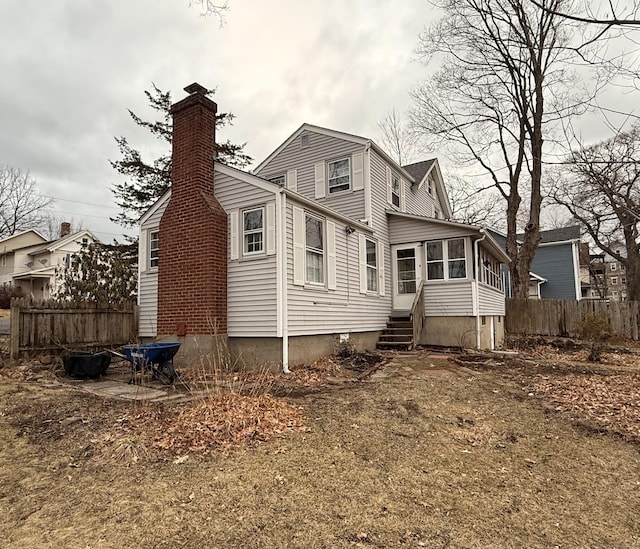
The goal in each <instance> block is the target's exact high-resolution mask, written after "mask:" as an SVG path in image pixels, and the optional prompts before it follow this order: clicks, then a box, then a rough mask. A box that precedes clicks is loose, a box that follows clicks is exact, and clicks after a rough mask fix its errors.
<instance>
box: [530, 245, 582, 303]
mask: <svg viewBox="0 0 640 549" xmlns="http://www.w3.org/2000/svg"><path fill="white" fill-rule="evenodd" d="M531 270H532V271H533V272H534V273H535V274H537V275H539V276H542V277H543V278H546V279H547V281H546V282H545V283H544V284H542V285H541V286H540V296H541V297H542V298H543V299H578V298H579V296H576V281H575V272H574V266H573V248H572V244H571V243H566V244H557V245H553V246H540V247H539V248H538V250H537V251H536V255H535V257H534V258H533V263H532V264H531Z"/></svg>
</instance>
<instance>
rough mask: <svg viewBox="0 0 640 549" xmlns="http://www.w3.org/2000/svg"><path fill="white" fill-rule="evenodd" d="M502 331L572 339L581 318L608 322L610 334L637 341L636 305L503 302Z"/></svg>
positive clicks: (638, 304) (638, 314)
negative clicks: (586, 316) (504, 312)
mask: <svg viewBox="0 0 640 549" xmlns="http://www.w3.org/2000/svg"><path fill="white" fill-rule="evenodd" d="M506 305H507V308H506V321H505V328H506V331H507V333H509V334H526V335H548V336H562V337H576V336H577V335H578V334H577V332H576V325H577V323H578V322H579V321H580V320H582V317H583V316H584V315H585V314H591V315H596V316H600V317H604V318H606V319H608V321H609V324H610V325H611V328H612V331H613V333H614V334H617V335H621V336H624V337H628V338H630V339H635V340H638V339H639V333H640V302H639V301H622V302H619V301H612V302H609V303H607V302H605V301H590V300H583V301H571V300H561V299H507V304H506Z"/></svg>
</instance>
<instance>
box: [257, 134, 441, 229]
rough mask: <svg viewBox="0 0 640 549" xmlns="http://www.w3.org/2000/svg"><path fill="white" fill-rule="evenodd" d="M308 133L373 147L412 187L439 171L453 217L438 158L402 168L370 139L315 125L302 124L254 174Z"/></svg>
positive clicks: (439, 182)
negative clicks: (433, 171) (432, 172)
mask: <svg viewBox="0 0 640 549" xmlns="http://www.w3.org/2000/svg"><path fill="white" fill-rule="evenodd" d="M306 131H311V132H315V133H319V134H322V135H327V136H329V137H335V138H336V139H344V140H345V141H350V142H351V143H358V144H360V145H362V146H363V147H367V146H368V147H371V148H372V149H373V150H375V151H376V153H378V154H379V155H380V156H381V157H382V158H384V160H385V161H386V162H387V163H388V164H391V166H392V167H393V169H394V171H396V172H398V173H399V174H400V175H401V176H402V177H404V178H405V179H407V180H408V181H409V183H411V184H412V185H418V186H420V184H421V183H422V181H423V179H424V178H425V177H426V176H427V175H428V174H429V173H430V172H431V171H432V170H433V169H435V170H437V173H438V177H437V178H435V182H436V185H437V187H438V189H439V191H440V194H441V197H442V199H443V202H444V204H443V207H444V208H445V209H446V212H445V213H446V217H451V213H452V212H451V205H450V204H449V196H448V194H447V189H446V188H445V186H444V179H443V177H442V172H441V171H440V165H439V164H438V160H437V159H436V158H432V159H430V160H425V161H423V162H416V163H415V164H409V165H408V166H400V164H398V163H397V162H396V161H395V160H394V159H393V158H391V157H390V156H389V155H388V154H387V152H386V151H385V150H384V149H383V148H382V147H380V146H379V145H377V144H376V142H375V141H373V140H372V139H368V138H366V137H362V136H360V135H354V134H352V133H346V132H340V131H338V130H332V129H330V128H323V127H321V126H314V125H313V124H308V123H307V122H305V123H304V124H302V125H301V126H300V127H299V128H298V129H297V130H296V131H295V132H293V133H292V134H291V135H290V136H289V137H288V138H287V139H286V140H285V141H284V143H282V144H281V145H280V146H279V147H278V148H277V149H276V150H275V151H273V152H272V153H271V154H270V155H269V156H268V157H267V158H265V159H264V160H263V161H262V162H260V164H258V166H256V168H255V169H254V170H253V172H255V173H258V172H260V170H262V169H263V168H264V167H265V166H267V165H268V164H269V162H271V160H273V158H275V157H276V156H277V155H278V154H280V152H281V151H282V150H284V149H285V148H286V147H288V146H289V145H290V144H291V143H292V142H293V141H295V140H296V139H297V138H298V137H299V136H300V135H302V134H303V133H304V132H306Z"/></svg>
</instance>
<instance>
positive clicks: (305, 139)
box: [300, 133, 309, 149]
mask: <svg viewBox="0 0 640 549" xmlns="http://www.w3.org/2000/svg"><path fill="white" fill-rule="evenodd" d="M308 146H309V134H308V133H304V134H302V135H301V136H300V148H302V149H306V148H307V147H308Z"/></svg>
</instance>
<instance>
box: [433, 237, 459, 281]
mask: <svg viewBox="0 0 640 549" xmlns="http://www.w3.org/2000/svg"><path fill="white" fill-rule="evenodd" d="M460 278H467V259H466V248H465V242H464V238H454V239H451V240H435V241H432V242H427V280H447V279H460Z"/></svg>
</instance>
